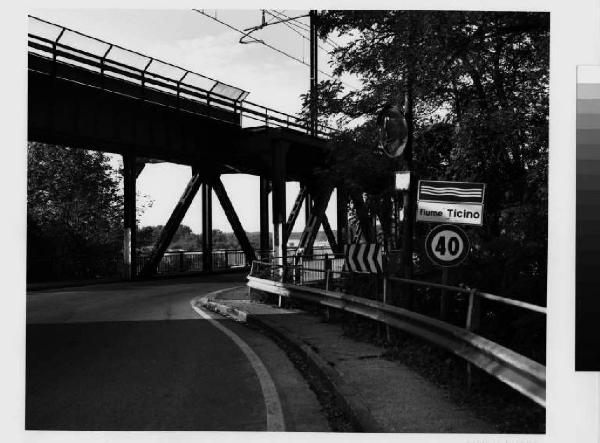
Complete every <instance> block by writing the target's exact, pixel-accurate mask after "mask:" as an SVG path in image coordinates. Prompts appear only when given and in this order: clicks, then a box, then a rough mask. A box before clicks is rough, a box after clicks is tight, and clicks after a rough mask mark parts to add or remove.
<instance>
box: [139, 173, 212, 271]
mask: <svg viewBox="0 0 600 443" xmlns="http://www.w3.org/2000/svg"><path fill="white" fill-rule="evenodd" d="M201 183H202V180H201V175H200V172H199V171H198V170H195V169H194V170H192V178H191V179H190V181H189V182H188V184H187V186H186V188H185V190H184V191H183V195H182V196H181V198H180V199H179V201H178V202H177V205H176V206H175V209H173V212H172V213H171V216H170V217H169V221H167V224H166V225H165V227H164V228H163V229H162V231H161V232H160V236H159V237H158V240H157V242H156V244H155V245H154V248H152V252H151V253H150V258H149V259H148V262H147V263H146V265H145V266H144V269H143V270H142V273H143V275H144V276H145V277H150V276H152V275H154V274H155V273H156V269H157V268H158V264H159V263H160V260H161V259H162V257H163V255H164V253H165V251H166V250H167V248H168V247H169V244H170V243H171V240H173V236H174V235H175V232H176V231H177V228H179V225H180V224H181V220H183V217H185V213H186V212H187V210H188V208H189V207H190V205H191V204H192V201H193V200H194V197H195V196H196V193H197V192H198V189H199V188H200V184H201Z"/></svg>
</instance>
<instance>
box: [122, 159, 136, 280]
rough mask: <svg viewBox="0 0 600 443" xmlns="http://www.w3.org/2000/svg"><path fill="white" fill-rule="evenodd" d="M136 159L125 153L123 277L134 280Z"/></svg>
mask: <svg viewBox="0 0 600 443" xmlns="http://www.w3.org/2000/svg"><path fill="white" fill-rule="evenodd" d="M136 177H137V174H136V159H135V156H134V155H132V154H124V155H123V209H124V211H123V228H124V232H123V279H124V280H134V279H135V278H136V275H137V256H136V248H137V242H136V238H137V236H136V230H137V223H136V198H135V196H136V191H135V179H136Z"/></svg>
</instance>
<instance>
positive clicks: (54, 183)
mask: <svg viewBox="0 0 600 443" xmlns="http://www.w3.org/2000/svg"><path fill="white" fill-rule="evenodd" d="M27 168H28V171H27V172H28V173H27V256H28V260H29V263H28V265H29V266H28V272H29V274H30V275H29V276H30V277H33V278H35V275H36V273H37V272H38V271H40V270H39V269H36V267H40V266H44V267H47V266H48V265H49V264H50V265H52V263H51V262H50V263H49V264H48V261H47V260H46V262H43V264H40V263H42V262H37V261H36V260H37V259H38V258H40V257H46V258H48V257H50V258H58V259H59V260H62V259H66V258H68V259H69V260H71V261H72V262H73V263H74V264H75V263H76V262H77V260H78V258H85V257H89V256H96V257H99V258H100V260H98V263H99V265H98V266H99V267H100V268H96V269H92V268H94V265H93V264H91V263H86V264H85V265H84V267H85V268H86V269H78V270H77V271H76V272H77V273H83V274H86V276H87V277H90V276H92V277H93V276H95V275H96V274H98V273H100V274H102V273H103V272H105V271H106V269H102V268H103V267H108V268H109V269H110V270H111V271H112V270H113V269H114V260H112V262H111V263H110V264H109V265H107V266H104V265H101V263H104V262H106V260H102V259H103V258H108V257H111V258H113V259H114V257H115V256H117V255H118V254H119V253H120V248H121V243H122V235H123V233H122V228H121V226H122V213H123V210H122V208H123V201H122V200H123V199H122V195H121V194H120V192H119V180H118V177H117V176H116V175H115V172H114V170H113V169H112V167H111V166H110V164H109V163H108V158H107V157H106V156H105V155H104V154H102V153H100V152H96V151H85V150H77V149H71V148H67V147H59V146H52V145H44V144H41V143H29V144H28V151H27ZM109 261H110V260H109ZM73 266H74V265H73ZM82 266H83V265H82ZM74 272H75V271H74ZM68 276H69V275H68V272H66V275H65V277H68Z"/></svg>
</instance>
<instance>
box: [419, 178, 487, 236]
mask: <svg viewBox="0 0 600 443" xmlns="http://www.w3.org/2000/svg"><path fill="white" fill-rule="evenodd" d="M484 196H485V184H483V183H469V182H447V181H432V180H420V181H419V192H418V194H417V221H424V222H435V223H440V222H441V223H452V224H463V225H475V226H482V225H483V204H484Z"/></svg>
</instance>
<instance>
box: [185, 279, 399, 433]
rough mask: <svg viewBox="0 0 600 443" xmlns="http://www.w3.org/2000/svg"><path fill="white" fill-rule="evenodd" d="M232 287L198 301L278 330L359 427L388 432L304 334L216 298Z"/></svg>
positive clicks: (203, 305)
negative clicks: (307, 340)
mask: <svg viewBox="0 0 600 443" xmlns="http://www.w3.org/2000/svg"><path fill="white" fill-rule="evenodd" d="M231 289H234V288H228V289H224V290H220V291H215V292H212V293H210V294H208V295H206V296H203V297H199V298H198V299H197V302H198V303H199V304H200V305H201V306H202V307H204V308H206V309H208V310H210V311H213V312H216V313H218V314H221V315H223V316H225V317H229V318H232V319H233V320H236V321H239V322H243V323H248V324H250V325H255V326H258V327H260V328H263V329H265V330H267V331H268V332H270V333H272V334H274V335H275V336H276V337H277V338H279V339H280V340H282V341H284V342H285V343H286V344H288V345H289V346H290V347H291V348H293V349H294V350H295V351H296V352H298V353H299V354H300V355H301V356H302V357H303V358H304V360H305V361H306V363H308V364H309V365H310V366H311V368H312V369H313V370H315V371H316V372H317V373H318V374H319V376H321V378H322V379H323V380H324V381H325V383H326V385H327V387H328V388H329V389H330V390H331V392H332V393H333V394H334V397H335V398H336V400H338V402H339V403H340V405H341V406H342V408H343V409H344V412H345V413H346V414H347V415H348V418H349V419H350V421H351V422H352V424H353V425H354V426H355V427H356V428H358V429H359V430H361V431H363V432H371V433H376V432H377V433H379V432H387V431H386V430H385V429H384V428H383V427H382V425H381V424H380V423H379V422H378V421H377V420H376V419H375V418H374V417H373V415H372V414H371V411H370V410H369V408H368V407H367V406H366V403H365V401H364V399H363V398H362V396H361V395H360V394H359V393H358V392H357V389H356V388H355V387H354V386H353V385H352V384H351V383H348V382H347V381H345V380H344V379H343V378H342V376H341V374H340V373H339V372H338V371H337V370H335V369H334V368H333V367H332V366H331V365H330V364H329V363H327V361H325V359H323V357H321V356H320V355H319V354H318V353H316V352H315V351H313V350H312V349H311V347H310V346H309V345H307V344H306V343H305V342H303V341H302V339H301V338H300V337H298V336H297V335H296V334H294V333H293V332H292V331H290V330H288V329H287V328H285V327H281V326H278V325H274V324H271V323H270V322H269V321H268V320H264V319H262V318H260V316H256V315H253V314H249V313H248V312H245V311H242V310H240V309H237V308H233V307H230V306H227V305H223V304H221V303H217V302H215V301H214V297H215V296H216V295H217V294H219V293H221V292H225V291H228V290H231Z"/></svg>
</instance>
